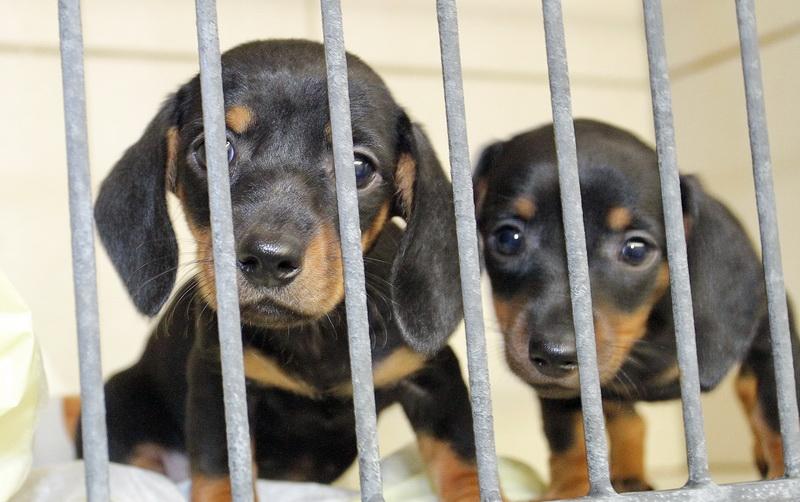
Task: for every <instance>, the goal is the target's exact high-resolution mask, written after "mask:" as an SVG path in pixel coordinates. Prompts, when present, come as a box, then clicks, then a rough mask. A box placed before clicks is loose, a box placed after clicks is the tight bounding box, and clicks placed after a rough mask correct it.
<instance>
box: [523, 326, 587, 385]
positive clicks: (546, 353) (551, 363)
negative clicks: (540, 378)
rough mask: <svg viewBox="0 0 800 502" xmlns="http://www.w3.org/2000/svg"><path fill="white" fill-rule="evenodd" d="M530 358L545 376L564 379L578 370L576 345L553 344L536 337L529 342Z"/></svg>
mask: <svg viewBox="0 0 800 502" xmlns="http://www.w3.org/2000/svg"><path fill="white" fill-rule="evenodd" d="M528 357H529V358H530V360H531V362H532V363H533V365H534V366H535V367H536V369H537V370H538V371H539V372H540V373H542V374H543V375H546V376H549V377H552V378H562V377H566V376H568V375H570V374H572V373H573V372H574V371H575V370H576V369H577V368H578V353H577V351H576V350H575V344H574V343H565V342H553V341H549V340H545V339H542V338H541V337H538V336H536V335H534V336H532V337H531V339H530V341H529V342H528Z"/></svg>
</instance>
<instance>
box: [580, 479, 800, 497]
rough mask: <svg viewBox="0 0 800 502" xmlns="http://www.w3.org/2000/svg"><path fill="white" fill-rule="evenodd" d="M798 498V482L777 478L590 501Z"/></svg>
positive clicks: (636, 493)
mask: <svg viewBox="0 0 800 502" xmlns="http://www.w3.org/2000/svg"><path fill="white" fill-rule="evenodd" d="M799 499H800V480H797V479H779V480H772V481H759V482H754V483H737V484H730V485H714V484H707V485H703V486H700V487H697V488H693V489H687V488H680V489H677V490H665V491H659V492H634V493H623V494H620V495H608V496H598V497H594V498H592V499H591V500H592V502H625V501H632V502H744V501H749V502H755V501H758V502H796V501H797V500H799ZM574 500H584V499H574Z"/></svg>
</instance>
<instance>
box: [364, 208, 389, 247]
mask: <svg viewBox="0 0 800 502" xmlns="http://www.w3.org/2000/svg"><path fill="white" fill-rule="evenodd" d="M387 221H389V201H388V200H387V201H386V202H385V203H384V204H383V205H382V206H381V208H380V209H379V210H378V215H377V216H375V219H374V220H372V225H370V227H369V228H368V229H367V230H366V231H365V232H364V233H363V234H361V249H362V250H364V251H366V250H368V249H369V248H370V247H372V244H373V243H374V242H375V239H377V238H378V236H379V235H380V234H381V232H383V227H384V226H385V225H386V222H387Z"/></svg>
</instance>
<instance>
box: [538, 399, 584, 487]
mask: <svg viewBox="0 0 800 502" xmlns="http://www.w3.org/2000/svg"><path fill="white" fill-rule="evenodd" d="M572 418H573V420H574V422H573V432H572V434H573V436H572V437H573V442H572V446H571V447H570V448H568V449H567V450H565V451H562V452H559V453H551V454H550V487H549V488H548V489H547V492H546V493H545V494H544V496H543V497H542V498H541V500H556V499H567V498H577V497H582V496H584V495H586V494H588V493H589V467H588V465H587V464H586V444H585V442H584V439H583V418H582V416H581V414H580V413H575V414H574V415H573V416H572Z"/></svg>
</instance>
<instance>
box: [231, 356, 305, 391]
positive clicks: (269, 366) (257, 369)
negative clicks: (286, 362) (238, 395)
mask: <svg viewBox="0 0 800 502" xmlns="http://www.w3.org/2000/svg"><path fill="white" fill-rule="evenodd" d="M244 375H245V376H246V377H247V378H249V379H250V380H253V381H254V382H257V383H259V384H261V385H263V386H264V387H277V388H279V389H282V390H288V391H289V392H294V393H295V394H300V395H303V396H308V397H316V396H318V395H319V392H318V391H317V390H316V389H315V388H314V387H313V386H312V385H310V384H308V383H307V382H304V381H303V380H300V379H299V378H296V377H293V376H291V375H289V374H288V373H286V372H285V371H283V368H281V367H280V366H279V365H278V363H277V362H276V361H275V360H274V359H272V358H271V357H267V356H265V355H263V354H261V353H259V352H258V351H255V350H245V352H244Z"/></svg>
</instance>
